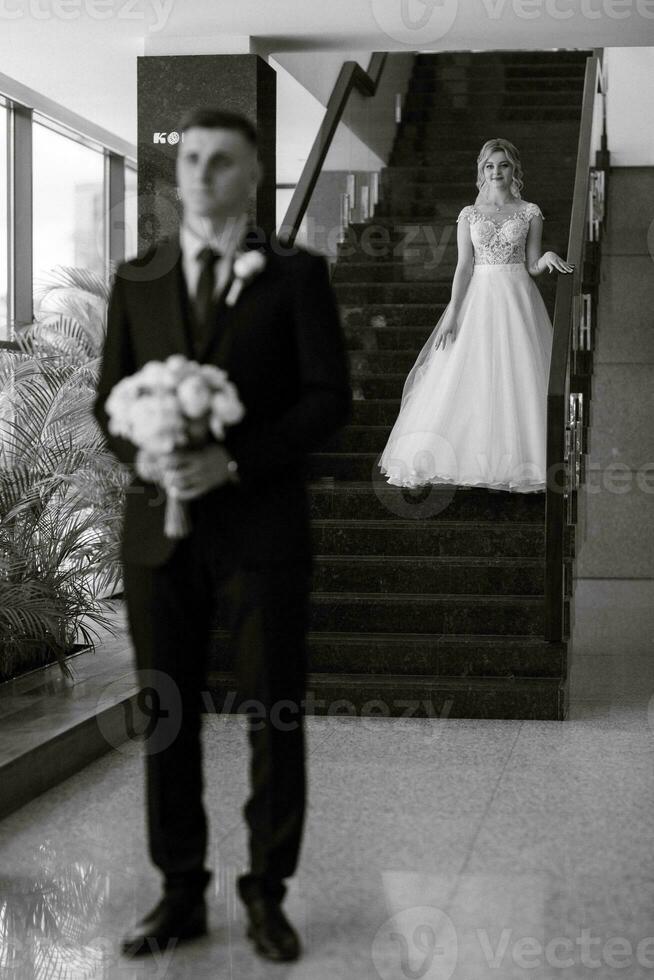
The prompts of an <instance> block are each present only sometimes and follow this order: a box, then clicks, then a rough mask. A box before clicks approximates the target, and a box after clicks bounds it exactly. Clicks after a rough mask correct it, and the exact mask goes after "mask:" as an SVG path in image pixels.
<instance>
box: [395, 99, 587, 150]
mask: <svg viewBox="0 0 654 980" xmlns="http://www.w3.org/2000/svg"><path fill="white" fill-rule="evenodd" d="M446 105H447V108H445V106H446ZM482 109H483V112H484V119H485V122H486V124H487V125H488V124H491V123H492V124H493V125H494V126H497V125H502V126H506V125H507V124H512V123H516V122H523V121H526V122H527V121H528V122H531V123H532V124H534V125H538V124H539V123H547V122H550V121H552V122H557V123H558V122H561V121H570V122H578V121H579V118H580V116H581V105H580V103H578V102H577V101H576V100H575V99H574V98H572V97H571V96H570V97H569V98H568V99H567V100H566V104H565V105H551V104H549V102H548V103H534V104H533V105H532V104H524V105H511V104H510V103H509V102H508V101H507V99H506V98H503V99H502V100H501V102H498V103H497V104H493V102H485V103H484V104H483V106H482V107H479V106H476V107H475V111H476V112H477V113H481V111H482ZM469 116H470V108H469V106H467V105H463V106H461V107H460V108H458V107H457V106H455V105H452V104H451V102H447V103H444V104H443V105H438V104H436V105H426V106H422V107H421V108H415V109H413V108H410V107H409V108H407V107H403V108H402V120H403V122H404V123H414V124H418V125H425V126H427V127H429V126H431V125H432V123H437V124H438V125H442V123H443V122H444V121H445V120H447V121H449V122H450V123H451V124H452V125H456V124H457V123H458V122H459V121H460V120H463V119H465V120H466V121H467V120H468V119H469ZM511 142H513V141H511Z"/></svg>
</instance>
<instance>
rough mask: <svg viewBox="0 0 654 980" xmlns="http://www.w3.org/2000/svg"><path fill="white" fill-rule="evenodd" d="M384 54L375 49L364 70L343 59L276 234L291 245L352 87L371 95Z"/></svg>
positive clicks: (377, 80) (375, 88) (353, 62)
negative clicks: (318, 127)
mask: <svg viewBox="0 0 654 980" xmlns="http://www.w3.org/2000/svg"><path fill="white" fill-rule="evenodd" d="M386 58H387V54H386V52H385V51H375V52H374V53H373V54H372V56H371V58H370V61H369V63H368V68H367V70H366V71H364V69H363V68H362V67H361V65H359V64H358V63H357V62H356V61H344V62H343V64H342V65H341V70H340V72H339V74H338V78H337V79H336V83H335V84H334V88H333V89H332V93H331V95H330V97H329V101H328V102H327V108H326V110H325V115H324V117H323V120H322V122H321V124H320V129H319V130H318V133H317V134H316V138H315V139H314V141H313V145H312V147H311V150H310V152H309V156H308V157H307V161H306V163H305V165H304V167H303V169H302V173H301V175H300V179H299V181H298V183H297V185H296V188H295V191H294V192H293V197H292V198H291V202H290V204H289V206H288V209H287V211H286V214H285V216H284V220H283V222H282V224H281V227H280V230H279V237H280V238H281V237H284V239H285V240H287V241H288V243H289V244H290V245H292V244H293V243H294V242H295V238H296V236H297V233H298V231H299V229H300V225H301V223H302V219H303V217H304V213H305V211H306V209H307V206H308V204H309V201H310V200H311V195H312V194H313V191H314V188H315V186H316V183H317V182H318V178H319V177H320V173H321V171H322V166H323V163H324V162H325V158H326V156H327V153H328V152H329V148H330V146H331V144H332V140H333V138H334V134H335V133H336V130H337V128H338V125H339V123H340V121H341V118H342V116H343V112H344V110H345V108H346V106H347V104H348V100H349V98H350V93H351V92H352V91H353V90H356V91H358V92H360V93H361V94H362V95H364V96H373V95H375V93H376V91H377V87H378V85H379V81H380V79H381V76H382V72H383V70H384V65H385V63H386Z"/></svg>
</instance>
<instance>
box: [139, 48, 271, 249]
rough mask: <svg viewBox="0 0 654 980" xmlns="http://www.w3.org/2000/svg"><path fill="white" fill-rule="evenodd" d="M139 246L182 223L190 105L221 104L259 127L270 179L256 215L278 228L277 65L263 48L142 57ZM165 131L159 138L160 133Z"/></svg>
mask: <svg viewBox="0 0 654 980" xmlns="http://www.w3.org/2000/svg"><path fill="white" fill-rule="evenodd" d="M137 74H138V196H139V201H138V216H139V250H140V249H142V248H144V247H146V246H147V245H149V244H150V243H151V242H152V241H155V240H156V239H158V238H160V237H161V236H162V235H165V234H169V233H170V232H171V231H172V230H174V228H176V227H177V225H178V223H179V219H180V217H181V208H180V204H179V202H178V200H177V196H176V190H175V158H176V156H177V147H178V143H179V136H178V134H177V126H178V124H179V121H180V119H181V116H182V114H183V113H184V112H186V110H187V109H191V108H193V107H195V106H218V107H220V108H224V109H229V110H231V111H232V112H242V113H243V114H244V115H246V116H247V117H248V118H249V119H251V120H252V122H253V123H254V124H255V125H256V127H257V130H258V133H259V143H260V146H259V156H260V159H261V162H262V164H263V167H264V179H263V181H262V183H261V184H260V185H259V187H258V190H257V196H256V200H255V201H253V203H252V208H251V212H250V217H251V219H252V220H253V221H254V222H255V223H256V225H257V226H258V227H260V228H262V229H263V230H264V231H265V232H266V234H267V235H269V234H270V233H271V232H273V231H274V230H275V184H276V170H275V155H276V145H275V143H276V105H277V103H276V86H277V76H276V74H275V71H274V70H273V69H272V68H271V67H270V65H268V64H267V63H266V62H265V61H264V60H263V59H262V58H261V57H259V55H256V54H215V55H214V54H211V55H161V56H159V55H157V56H148V57H140V58H138V59H137ZM155 133H158V134H160V137H159V141H158V142H155V136H154V134H155Z"/></svg>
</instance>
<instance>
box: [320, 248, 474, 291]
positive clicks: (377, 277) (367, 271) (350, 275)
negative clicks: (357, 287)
mask: <svg viewBox="0 0 654 980" xmlns="http://www.w3.org/2000/svg"><path fill="white" fill-rule="evenodd" d="M422 247H423V249H426V248H427V246H422ZM364 258H365V257H364ZM455 269H456V255H455V254H454V253H453V252H452V251H450V253H449V254H448V260H447V262H445V261H443V260H441V261H439V262H435V261H434V260H433V256H432V262H431V265H429V264H428V263H426V262H417V261H410V262H409V261H405V262H398V261H396V260H394V261H391V262H370V261H367V262H366V261H362V262H340V261H339V262H337V263H336V265H335V267H334V273H333V275H332V285H338V284H340V283H347V284H349V283H364V284H366V285H373V284H376V283H382V284H387V283H394V282H399V283H414V282H424V281H425V279H427V277H429V281H430V282H433V281H434V279H436V278H437V281H440V280H441V279H442V280H443V281H449V282H450V283H451V281H452V276H453V275H454V270H455Z"/></svg>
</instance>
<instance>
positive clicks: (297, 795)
mask: <svg viewBox="0 0 654 980" xmlns="http://www.w3.org/2000/svg"><path fill="white" fill-rule="evenodd" d="M199 517H200V513H199V512H198V511H197V510H196V521H197V523H196V525H194V528H193V531H192V532H191V534H190V535H189V537H187V538H184V539H183V540H182V541H181V542H180V543H179V544H178V546H177V548H176V550H175V552H174V553H173V556H172V557H171V559H170V560H169V561H168V562H166V563H165V564H164V565H162V566H159V567H155V568H148V567H145V566H142V565H138V564H134V563H126V565H125V569H124V582H125V593H126V599H127V611H128V619H129V626H130V631H131V635H132V641H133V644H134V648H135V654H136V663H137V668H138V669H139V671H141V672H143V673H142V675H141V680H143V681H144V684H145V687H144V691H143V704H144V706H146V708H147V713H148V714H149V716H150V722H149V724H148V727H147V729H146V732H145V736H146V737H145V739H144V745H145V767H146V796H147V815H148V821H147V826H148V838H149V849H150V857H151V858H152V861H153V862H154V864H155V865H156V866H157V867H158V868H159V869H160V870H161V872H162V873H163V875H164V880H165V887H166V889H169V888H175V887H178V886H182V887H191V888H193V887H196V886H197V887H198V888H200V889H202V888H204V886H205V885H206V883H207V882H208V881H209V879H210V877H211V872H210V871H209V870H207V868H206V867H205V859H206V850H207V817H206V813H205V810H204V806H203V801H202V792H203V772H202V757H201V721H202V719H201V711H202V709H203V704H204V702H203V697H202V692H203V691H204V690H205V688H206V670H207V652H208V639H209V631H210V628H211V626H212V624H214V623H215V621H216V609H217V606H218V607H221V608H223V609H224V610H225V611H226V615H227V623H226V624H225V625H227V627H228V628H229V630H230V632H231V637H232V643H233V644H234V651H235V665H236V678H237V687H238V694H237V696H238V698H239V700H242V699H243V698H244V699H252V702H253V705H254V710H253V708H252V705H250V707H249V708H248V722H247V724H248V740H249V743H250V796H249V798H248V800H247V802H246V803H245V805H244V808H243V813H244V816H245V819H246V822H247V825H248V830H249V858H250V870H249V872H247V873H246V874H244V875H241V876H240V877H239V879H238V889H239V892H240V895H241V897H242V898H243V900H244V901H248V900H249V899H250V898H251V897H253V896H255V895H258V894H262V893H263V894H268V895H271V896H273V897H275V898H278V899H280V900H281V899H282V898H283V897H284V895H285V893H286V886H285V885H284V884H283V881H282V879H284V878H286V877H288V876H289V875H291V874H293V872H294V871H295V868H296V866H297V861H298V855H299V850H300V843H301V838H302V830H303V824H304V815H305V804H306V782H305V729H304V703H303V699H304V697H305V693H306V672H307V655H306V632H307V628H308V605H309V603H308V598H309V593H310V590H311V572H312V565H311V560H310V559H307V560H298V561H284V562H282V561H280V562H270V563H267V564H259V565H254V564H253V563H248V564H247V565H246V564H244V563H241V562H238V561H237V562H236V563H235V562H234V559H231V560H230V559H229V558H225V557H223V556H222V554H221V549H220V547H219V546H218V545H217V544H216V543H215V540H214V539H213V538H212V535H211V534H210V533H207V528H206V527H205V526H204V522H203V521H202V520H197V518H199ZM223 600H224V601H223Z"/></svg>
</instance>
